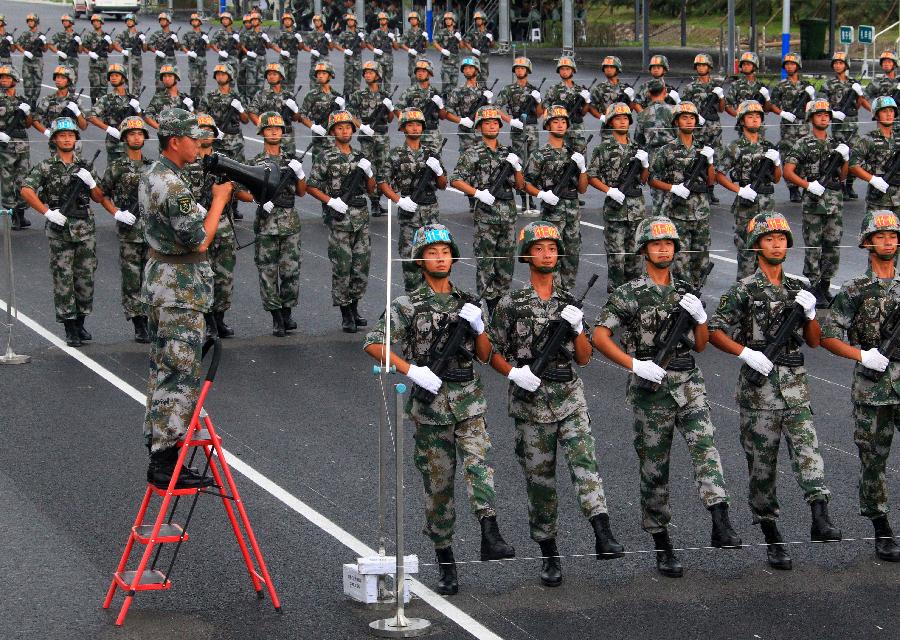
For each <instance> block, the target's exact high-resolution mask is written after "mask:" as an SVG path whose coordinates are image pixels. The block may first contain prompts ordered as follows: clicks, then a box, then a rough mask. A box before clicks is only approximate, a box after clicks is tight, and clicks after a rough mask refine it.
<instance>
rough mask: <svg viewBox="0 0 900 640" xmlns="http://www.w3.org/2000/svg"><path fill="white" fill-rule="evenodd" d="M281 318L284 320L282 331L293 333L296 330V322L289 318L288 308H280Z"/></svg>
mask: <svg viewBox="0 0 900 640" xmlns="http://www.w3.org/2000/svg"><path fill="white" fill-rule="evenodd" d="M281 317H282V318H283V319H284V330H285V331H293V330H294V329H296V328H297V322H296V320H294V319H293V318H292V317H291V308H290V307H281Z"/></svg>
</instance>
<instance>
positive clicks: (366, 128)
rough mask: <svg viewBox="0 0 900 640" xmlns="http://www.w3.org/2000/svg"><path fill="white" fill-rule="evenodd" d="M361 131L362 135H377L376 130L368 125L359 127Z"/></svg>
mask: <svg viewBox="0 0 900 640" xmlns="http://www.w3.org/2000/svg"><path fill="white" fill-rule="evenodd" d="M359 130H360V131H361V132H362V133H364V134H366V135H367V136H374V135H375V129H373V128H372V127H370V126H369V125H367V124H361V125H359Z"/></svg>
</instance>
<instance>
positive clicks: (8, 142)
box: [0, 64, 34, 229]
mask: <svg viewBox="0 0 900 640" xmlns="http://www.w3.org/2000/svg"><path fill="white" fill-rule="evenodd" d="M18 81H19V72H18V71H16V68H15V67H14V66H12V65H11V64H4V65H0V185H2V188H3V193H2V196H3V199H2V200H0V207H3V208H4V209H12V212H13V214H12V228H13V229H25V228H27V227H30V226H31V222H30V221H29V220H28V219H27V218H26V217H25V206H26V205H25V201H24V200H23V199H22V196H21V194H20V191H21V189H22V181H23V180H24V179H25V176H26V175H27V174H28V172H29V171H30V170H31V150H30V146H29V143H28V133H27V131H26V130H27V129H28V127H30V126H32V125H33V123H34V116H33V115H32V113H31V107H30V106H28V103H27V102H25V100H24V99H23V98H22V96H20V95H17V94H16V83H18Z"/></svg>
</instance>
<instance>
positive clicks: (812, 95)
mask: <svg viewBox="0 0 900 640" xmlns="http://www.w3.org/2000/svg"><path fill="white" fill-rule="evenodd" d="M804 91H806V93H808V94H809V97H810V98H815V97H816V88H815V87H813V86H812V85H808V86H807V87H806V88H805V89H804Z"/></svg>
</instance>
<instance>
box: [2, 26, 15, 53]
mask: <svg viewBox="0 0 900 640" xmlns="http://www.w3.org/2000/svg"><path fill="white" fill-rule="evenodd" d="M13 42H15V40H13V39H12V34H11V33H10V32H9V31H5V30H4V31H3V33H0V60H9V58H10V54H11V53H12V46H13Z"/></svg>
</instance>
